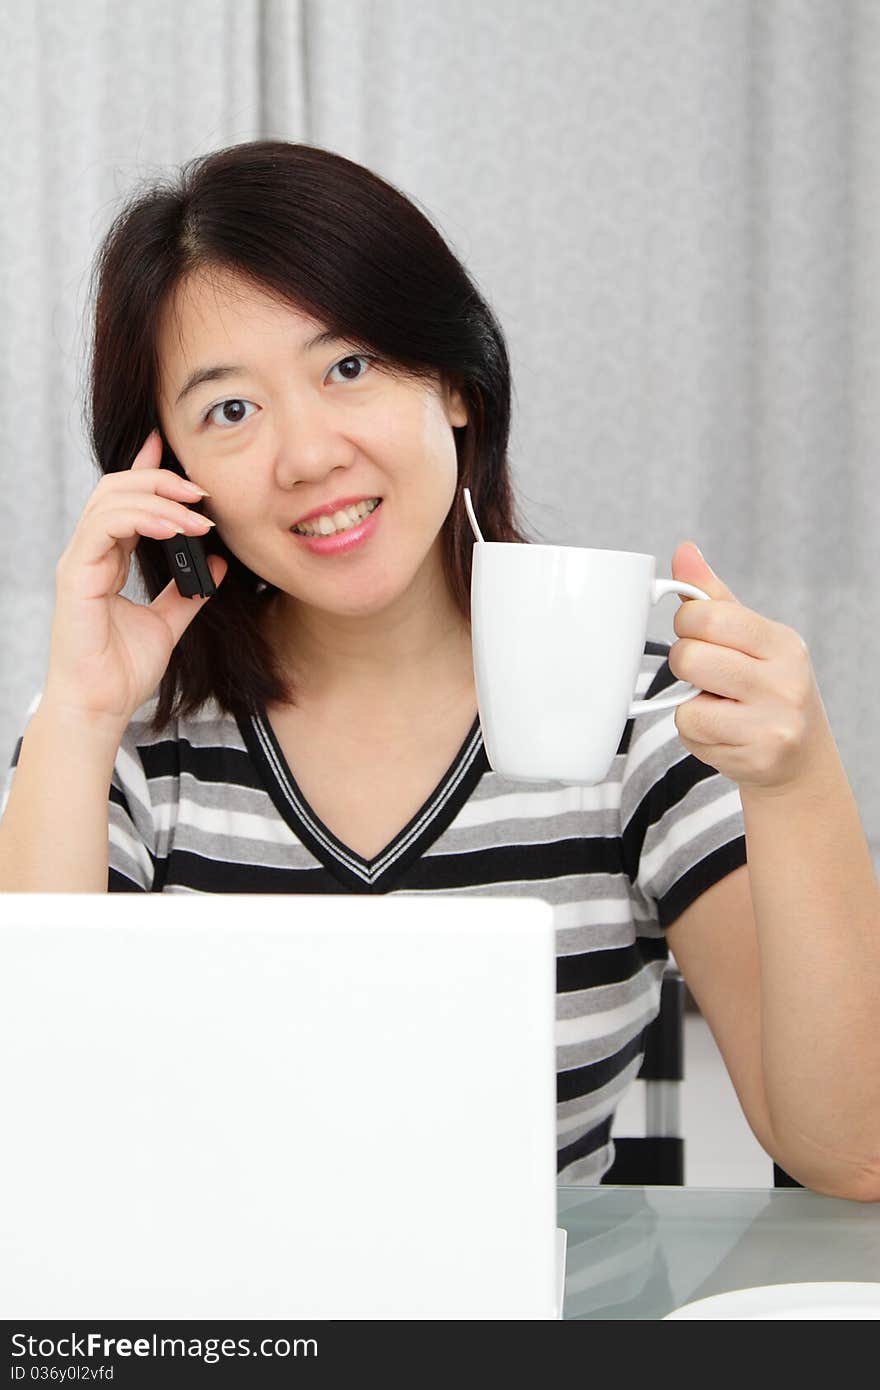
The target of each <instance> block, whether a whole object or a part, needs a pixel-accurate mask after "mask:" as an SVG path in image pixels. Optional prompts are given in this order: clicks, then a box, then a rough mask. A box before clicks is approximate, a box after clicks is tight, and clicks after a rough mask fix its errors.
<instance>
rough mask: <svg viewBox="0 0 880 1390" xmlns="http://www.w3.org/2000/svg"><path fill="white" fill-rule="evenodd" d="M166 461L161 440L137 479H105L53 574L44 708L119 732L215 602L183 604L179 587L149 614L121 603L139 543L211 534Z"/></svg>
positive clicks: (213, 560) (211, 559)
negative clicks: (194, 623) (162, 464)
mask: <svg viewBox="0 0 880 1390" xmlns="http://www.w3.org/2000/svg"><path fill="white" fill-rule="evenodd" d="M161 458H162V440H161V436H160V435H159V433H158V431H154V432H153V433H152V434H151V435H149V437H148V438H147V440H146V441H145V443H144V444H143V446H142V448H141V449H140V452H139V453H138V454H137V456H136V457H135V460H134V462H133V464H132V465H131V468H130V469H126V470H123V471H122V472H119V473H108V474H106V475H105V476H104V477H103V478H102V479H101V481H100V482H99V483H98V486H97V487H96V488H95V490H94V492H93V493H92V495H91V497H90V498H89V500H88V502H87V503H86V505H85V508H84V509H83V513H82V516H81V517H80V519H79V522H78V524H77V527H76V530H75V531H74V533H73V536H72V538H71V541H70V544H69V545H68V547H67V549H66V550H65V551H64V554H63V555H62V556H61V559H60V560H59V561H58V564H57V566H56V568H55V614H54V618H53V623H52V635H51V642H50V650H49V669H48V675H47V679H46V685H45V689H44V692H43V701H41V703H42V702H45V703H47V704H48V705H53V706H55V707H61V708H63V709H64V711H65V712H66V713H68V714H71V713H72V714H75V715H79V716H82V717H83V718H84V719H86V720H88V721H89V722H92V723H101V724H107V725H108V727H111V728H115V729H117V731H118V732H122V731H124V729H125V727H126V725H127V724H128V722H129V720H130V719H131V717H132V715H133V714H134V712H135V710H136V709H138V708H139V706H140V705H141V704H143V702H144V701H145V700H146V699H148V698H149V696H150V695H151V694H152V693H153V692H154V690H155V689H156V687H157V686H158V684H159V682H160V681H161V679H162V677H163V675H164V674H165V671H166V669H167V666H168V662H169V661H170V659H171V653H172V652H173V650H174V648H175V646H176V645H177V643H178V641H179V640H180V638H181V636H182V635H183V633H184V632H185V631H186V629H187V628H188V627H189V625H190V623H191V622H192V621H193V619H194V618H195V617H196V616H197V615H198V613H199V612H200V611H201V609H202V608H203V606H204V605H205V604H206V603H207V602H208V601H209V599H208V598H202V597H200V596H198V595H197V596H196V597H195V598H184V596H183V595H182V594H181V593H180V591H179V589H178V588H177V585H176V583H175V581H174V580H173V579H171V580H170V581H169V583H168V584H167V585H166V587H165V588H164V589H163V590H162V592H161V593H160V594H157V595H156V597H155V598H154V599H153V601H152V603H149V604H146V605H144V604H140V603H132V601H131V600H130V599H127V598H123V597H122V595H121V594H120V590H121V589H122V588H123V587H124V585H125V583H126V581H127V579H128V572H129V564H130V561H131V556H132V552H133V551H134V549H135V547H136V546H137V543H138V541H139V540H140V538H141V536H152V537H153V538H155V539H162V540H167V539H169V538H170V537H171V536H173V535H176V534H177V532H178V531H181V530H182V531H183V532H184V534H185V535H187V536H204V535H206V534H207V532H208V530H209V529H210V527H209V526H208V524H207V522H206V521H205V520H204V519H203V518H202V517H201V516H200V515H199V513H197V512H194V511H193V510H192V509H191V508H192V504H194V503H197V502H199V501H200V500H201V495H200V494H199V493H198V492H197V491H196V490H195V489H194V488H193V486H192V484H190V483H188V482H187V481H186V480H185V479H183V478H180V477H178V475H177V474H176V473H172V472H170V471H169V470H168V469H167V468H160V467H159V464H160V461H161ZM186 502H188V503H190V506H186V505H184V504H185V503H186ZM208 567H209V569H210V571H211V578H212V579H213V581H214V583H215V584H217V585H219V583H220V582H221V580H222V579H223V577H224V575H225V574H226V570H227V561H226V560H225V559H223V558H222V557H221V556H219V555H210V556H208Z"/></svg>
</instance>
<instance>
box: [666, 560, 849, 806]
mask: <svg viewBox="0 0 880 1390" xmlns="http://www.w3.org/2000/svg"><path fill="white" fill-rule="evenodd" d="M672 576H673V578H674V579H682V580H684V581H685V582H687V583H688V584H696V585H697V587H698V588H700V589H703V590H704V592H705V593H707V594H708V595H709V597H710V599H711V600H712V601H711V602H709V603H707V602H705V601H704V600H701V599H682V601H681V606H680V608H679V609H678V612H677V613H676V615H675V621H674V624H673V626H674V628H675V631H676V633H677V635H678V638H679V640H678V641H677V642H673V643H672V646H671V647H670V651H669V669H670V670H671V671H672V674H673V675H674V676H676V677H678V679H680V680H684V681H691V682H692V684H693V685H698V686H700V687H701V689H702V691H703V693H702V694H700V695H696V696H694V698H693V699H691V700H688V701H686V702H685V703H684V704H683V705H679V706H678V708H677V709H676V711H675V724H676V728H677V729H678V733H679V737H680V738H681V741H682V743H683V744H684V746H685V748H687V750H688V752H689V753H693V755H694V757H696V758H699V759H700V761H701V762H704V763H708V764H709V765H710V766H711V767H714V768H716V769H717V770H718V771H719V772H720V773H722V774H723V775H724V776H725V777H729V778H731V780H732V781H734V782H737V783H739V785H740V786H741V787H752V788H760V789H764V790H766V791H767V792H770V793H773V792H776V791H779V790H784V789H786V788H788V787H790V786H792V785H794V784H796V783H798V782H799V781H800V780H801V779H802V778H803V777H804V775H805V774H806V773H808V772H809V770H810V764H811V760H812V758H813V757H814V754H815V753H816V751H817V750H818V748H819V746H820V744H821V742H822V740H823V739H825V738H827V737H828V736H830V729H829V727H828V721H827V716H826V713H825V708H824V705H823V704H822V697H821V695H820V693H819V688H818V686H817V684H816V679H815V676H814V674H813V666H812V662H811V660H810V654H809V651H808V649H807V645H806V643H805V642H804V640H803V638H802V637H801V636H800V635H799V634H798V633H797V632H795V631H794V630H793V628H790V627H786V626H785V625H784V624H783V623H777V622H774V621H773V619H772V618H764V617H762V616H761V614H760V613H755V612H754V611H753V610H752V609H751V608H746V607H745V606H744V605H743V604H741V603H740V602H739V601H738V600H737V598H736V597H735V595H734V594H733V593H731V591H730V589H728V587H727V585H726V584H725V583H724V582H723V580H721V579H719V578H718V576H717V574H715V573H714V571H713V570H711V569H710V568H709V566H708V565H707V564H706V561H705V560H704V559H703V557H702V555H701V554H700V552H699V550H698V549H697V547H696V545H694V543H693V542H692V541H685V542H682V544H681V545H680V546H678V548H677V550H676V551H675V554H674V555H673V557H672Z"/></svg>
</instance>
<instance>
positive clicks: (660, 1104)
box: [601, 966, 684, 1187]
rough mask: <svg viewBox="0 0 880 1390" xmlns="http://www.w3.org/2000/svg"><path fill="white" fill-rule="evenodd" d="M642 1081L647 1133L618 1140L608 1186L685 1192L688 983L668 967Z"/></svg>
mask: <svg viewBox="0 0 880 1390" xmlns="http://www.w3.org/2000/svg"><path fill="white" fill-rule="evenodd" d="M637 1079H638V1080H639V1081H644V1082H645V1083H646V1084H645V1133H644V1135H643V1136H641V1137H639V1138H635V1139H631V1138H629V1137H626V1138H618V1137H617V1135H615V1136H614V1162H613V1163H612V1165H611V1167H610V1168H609V1169H608V1172H607V1173H605V1175H604V1176H603V1178H602V1180H601V1181H602V1182H603V1183H607V1184H609V1185H610V1184H615V1185H621V1186H625V1187H658V1186H659V1187H683V1186H684V1138H683V1136H682V1133H681V1082H682V1080H683V1079H684V980H683V978H682V976H681V973H680V971H678V970H677V969H675V967H672V966H667V968H666V970H665V972H664V975H663V981H662V983H661V986H660V1012H659V1013H658V1015H657V1017H656V1018H655V1019H654V1020H653V1021H652V1022H651V1023H649V1025H648V1027H647V1028H646V1029H645V1055H644V1058H643V1059H642V1065H641V1068H640V1069H639V1072H638V1076H637Z"/></svg>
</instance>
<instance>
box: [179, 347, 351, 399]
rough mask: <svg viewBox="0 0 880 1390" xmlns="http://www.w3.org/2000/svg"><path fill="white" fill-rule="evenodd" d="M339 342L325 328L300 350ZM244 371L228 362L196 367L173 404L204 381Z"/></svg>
mask: <svg viewBox="0 0 880 1390" xmlns="http://www.w3.org/2000/svg"><path fill="white" fill-rule="evenodd" d="M341 342H343V339H342V338H339V337H338V336H337V335H336V334H335V333H334V332H333V331H332V329H329V328H327V329H325V330H324V331H323V332H322V333H316V334H315V336H314V338H309V340H308V342H305V343H303V345H302V347H301V349H300V351H301V352H311V350H312V349H313V348H316V347H323V346H324V345H325V344H326V343H341ZM246 371H247V367H244V366H241V365H238V366H235V365H229V364H224V365H222V366H217V367H196V368H195V370H194V371H192V372H190V374H189V376H188V377H187V379H186V381H185V382H184V385H183V389H182V391H181V392H180V395H179V396H178V397H177V400H176V401H175V402H174V404H175V405H180V402H181V401H182V400H183V399H184V397H185V396H188V395H189V393H190V392H191V391H194V390H195V389H196V387H197V386H201V385H202V384H203V383H204V382H206V381H223V380H224V379H225V378H226V377H229V376H235V375H236V373H237V372H246Z"/></svg>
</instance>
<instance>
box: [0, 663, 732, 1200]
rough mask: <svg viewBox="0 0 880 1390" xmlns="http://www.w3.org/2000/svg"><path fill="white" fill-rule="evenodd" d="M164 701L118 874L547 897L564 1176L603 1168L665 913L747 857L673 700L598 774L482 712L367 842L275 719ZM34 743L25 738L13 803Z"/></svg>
mask: <svg viewBox="0 0 880 1390" xmlns="http://www.w3.org/2000/svg"><path fill="white" fill-rule="evenodd" d="M668 650H669V648H668V646H666V645H664V644H660V643H652V642H649V643H647V645H646V647H645V652H644V656H643V659H642V663H641V669H640V673H639V680H638V683H637V687H636V691H635V694H636V696H637V697H640V698H648V699H650V698H651V697H652V696H655V695H658V694H659V693H660V692H661V691H662V690H665V689H667V688H668V687H669V686H671V685H673V684H674V683H675V678H674V677H673V676H672V674H671V672H670V670H669V666H668V663H667V661H666V655H667V653H668ZM41 693H42V692H40V694H38V695H37V696H36V697H35V699H34V700H33V702H32V704H31V706H30V708H29V709H28V711H27V715H26V719H29V718H30V717H31V715H32V714H33V713H34V711H35V710H36V708H37V706H38V705H39V701H40V696H41ZM154 706H155V697H154V698H153V700H151V701H148V702H147V704H146V705H144V706H143V707H142V709H141V710H139V711H138V712H137V714H136V716H135V718H134V719H133V720H132V721H131V723H130V724H129V727H128V729H127V730H126V733H125V736H124V738H123V740H122V744H121V746H120V748H119V752H118V755H117V758H116V764H115V768H114V773H113V779H112V785H111V788H110V798H109V807H108V815H109V865H110V873H109V881H108V890H109V891H110V892H163V893H205V892H211V893H404V894H406V893H410V894H411V893H428V894H435V895H436V894H443V895H447V896H451V895H454V894H457V893H466V894H468V895H471V896H472V895H475V894H477V895H479V894H486V895H488V896H492V897H503V896H506V895H509V896H511V897H517V896H526V895H527V896H533V897H541V898H543V899H544V900H545V901H547V902H549V903H550V904H551V906H552V907H553V909H554V913H555V917H556V930H557V962H558V963H557V996H556V998H557V1010H556V1012H557V1039H556V1041H557V1074H558V1120H557V1123H558V1150H559V1163H558V1171H559V1179H560V1182H562V1183H572V1182H577V1183H596V1182H598V1181H599V1179H600V1178H601V1176H602V1174H603V1173H604V1172H605V1171H606V1169H607V1168H608V1167H610V1165H611V1163H612V1162H613V1156H614V1155H613V1145H612V1143H611V1140H610V1130H611V1122H612V1119H613V1116H614V1112H615V1109H616V1107H617V1105H618V1102H619V1101H620V1098H621V1096H622V1094H623V1092H624V1091H625V1090H626V1088H627V1086H628V1085H629V1083H630V1081H631V1080H632V1079H633V1078H634V1076H635V1075H636V1073H637V1071H638V1069H639V1066H640V1065H641V1057H642V1039H643V1034H644V1030H645V1028H646V1027H647V1025H648V1024H649V1023H650V1022H651V1020H652V1019H653V1018H654V1017H655V1016H656V1013H657V1010H658V1008H659V999H660V979H661V976H662V973H663V968H664V964H665V962H666V960H667V958H668V950H667V946H666V941H665V934H664V929H665V928H666V927H667V926H669V925H670V924H671V923H672V922H674V921H675V919H676V918H677V917H678V916H679V915H680V913H681V912H683V911H684V909H685V908H686V907H687V906H689V904H690V903H692V902H693V901H694V900H695V899H696V898H697V897H698V896H699V895H700V894H701V893H702V892H703V891H704V890H705V889H706V888H708V887H710V886H711V885H712V884H713V883H715V882H716V881H717V880H718V879H720V878H723V877H724V876H725V875H726V874H728V873H730V872H731V870H733V869H735V868H737V867H739V866H740V865H741V864H743V863H745V861H746V855H745V838H744V828H743V818H742V805H741V802H740V797H739V791H738V788H737V787H736V785H735V784H734V783H733V782H730V781H728V780H727V779H726V778H724V777H721V776H720V775H719V774H718V773H716V772H715V771H714V770H713V769H712V768H710V767H708V766H707V765H706V764H704V763H701V762H700V761H699V760H698V759H696V758H694V757H692V756H690V755H689V754H688V753H687V751H686V750H685V748H684V746H683V745H682V743H681V741H680V740H679V738H678V735H677V731H676V728H675V722H674V717H675V711H674V710H667V711H661V712H659V713H658V714H656V715H651V714H648V715H643V716H640V718H639V719H638V720H637V721H633V720H630V721H629V722H628V723H627V725H626V728H625V731H624V734H623V738H622V740H621V743H620V748H619V750H618V752H617V755H616V757H615V759H614V763H613V765H612V768H611V770H610V771H609V774H608V776H607V778H606V779H605V781H604V782H602V783H601V784H600V785H598V786H595V787H579V786H569V785H566V784H564V783H560V782H547V783H543V784H542V783H528V784H525V783H521V782H515V781H511V780H509V779H506V778H504V777H501V776H499V775H498V774H497V773H495V772H493V771H492V770H491V769H490V767H489V765H488V762H487V759H486V753H485V749H484V747H483V742H482V737H481V734H480V726H479V720H475V721H474V724H473V726H472V728H471V730H470V732H469V734H468V736H467V738H466V739H465V741H464V743H463V744H462V746H461V748H460V750H459V752H458V754H457V756H456V758H455V760H454V761H453V763H452V765H451V766H450V768H449V769H448V771H447V772H446V774H445V776H444V777H443V779H442V780H441V782H440V784H439V785H438V786H437V787H436V788H435V789H434V791H433V792H432V794H431V796H430V797H429V798H428V800H427V801H426V802H425V805H424V806H423V807H422V808H421V809H420V811H419V812H418V813H417V814H416V815H415V816H414V817H413V818H412V820H411V821H410V822H409V824H408V825H406V826H405V827H403V829H402V830H401V831H400V832H399V833H398V834H397V835H396V836H395V837H394V839H393V840H392V842H391V843H390V844H389V845H387V846H386V848H385V849H384V850H383V851H382V852H381V853H380V854H378V855H377V856H376V857H375V858H374V859H371V860H365V859H363V858H361V856H359V855H357V854H355V853H354V852H353V851H352V850H351V849H349V848H348V847H347V846H345V845H343V844H342V843H341V842H340V841H339V840H338V839H337V838H336V836H335V835H333V833H332V831H330V830H329V829H328V827H327V826H325V825H324V824H323V823H322V822H321V820H320V818H319V817H318V816H316V815H315V813H314V812H313V811H312V809H311V807H310V806H309V805H308V802H307V801H306V799H305V797H304V796H303V795H302V792H301V791H300V789H299V787H298V786H297V784H296V782H295V780H294V778H293V776H292V774H291V771H290V769H289V768H288V766H287V763H286V761H285V759H284V756H283V754H282V752H281V749H280V747H279V745H278V743H277V740H276V738H275V735H274V732H273V730H272V728H271V725H270V724H269V723H268V721H267V720H266V719H264V718H260V717H256V716H255V717H253V718H252V719H249V720H247V721H236V720H235V719H233V718H231V717H229V716H224V715H221V713H220V711H219V710H218V708H217V707H216V706H215V705H214V704H213V702H211V703H210V704H208V705H206V706H204V707H203V708H202V710H201V711H200V712H199V714H198V715H197V716H195V717H194V718H190V719H187V720H182V721H178V722H177V724H176V726H175V728H174V732H173V734H172V733H171V732H170V731H169V732H167V733H166V734H165V735H163V736H161V737H158V736H156V735H153V734H151V733H150V732H149V731H148V730H147V728H146V720H147V719H148V717H149V714H150V713H151V711H152V709H153V708H154ZM20 750H21V739H19V740H18V743H17V746H16V749H15V753H14V756H13V760H12V764H11V767H10V770H9V772H8V775H7V779H6V784H5V787H4V792H3V799H2V802H0V815H2V812H3V810H4V809H5V806H6V802H7V800H8V796H9V792H10V790H11V786H12V780H13V777H14V771H15V767H16V766H17V763H18V756H19V753H20ZM501 1143H503V1140H501V1139H499V1146H500V1145H501Z"/></svg>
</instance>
